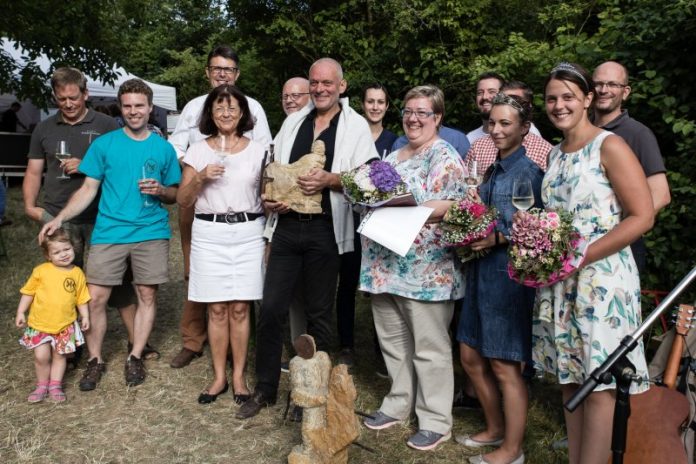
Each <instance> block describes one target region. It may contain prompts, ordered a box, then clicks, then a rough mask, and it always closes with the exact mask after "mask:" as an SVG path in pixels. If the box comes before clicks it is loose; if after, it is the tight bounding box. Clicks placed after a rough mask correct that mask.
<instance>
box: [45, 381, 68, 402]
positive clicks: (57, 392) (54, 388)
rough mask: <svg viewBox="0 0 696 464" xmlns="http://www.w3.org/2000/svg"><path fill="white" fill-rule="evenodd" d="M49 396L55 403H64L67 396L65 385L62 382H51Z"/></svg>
mask: <svg viewBox="0 0 696 464" xmlns="http://www.w3.org/2000/svg"><path fill="white" fill-rule="evenodd" d="M48 396H49V398H51V401H53V402H55V403H62V402H63V401H65V400H66V399H67V398H66V397H65V392H63V386H62V385H61V384H60V383H53V382H51V383H50V384H49V386H48Z"/></svg>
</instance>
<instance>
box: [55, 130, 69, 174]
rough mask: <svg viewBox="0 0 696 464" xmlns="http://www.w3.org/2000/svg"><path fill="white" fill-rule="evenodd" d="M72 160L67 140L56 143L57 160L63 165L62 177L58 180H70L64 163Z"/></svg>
mask: <svg viewBox="0 0 696 464" xmlns="http://www.w3.org/2000/svg"><path fill="white" fill-rule="evenodd" d="M68 158H70V147H68V142H66V141H65V140H59V141H58V142H57V143H56V159H57V160H58V162H59V163H60V164H61V171H60V176H57V177H56V179H70V176H68V175H66V174H65V168H64V167H63V161H65V160H66V159H68Z"/></svg>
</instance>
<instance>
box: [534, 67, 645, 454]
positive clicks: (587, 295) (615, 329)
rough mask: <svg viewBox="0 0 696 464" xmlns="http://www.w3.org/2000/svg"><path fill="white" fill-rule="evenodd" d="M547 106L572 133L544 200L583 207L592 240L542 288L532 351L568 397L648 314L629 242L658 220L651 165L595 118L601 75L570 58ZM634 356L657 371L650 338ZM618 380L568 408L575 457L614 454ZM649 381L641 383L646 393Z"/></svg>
mask: <svg viewBox="0 0 696 464" xmlns="http://www.w3.org/2000/svg"><path fill="white" fill-rule="evenodd" d="M544 87H545V95H544V99H545V103H546V113H547V115H548V117H549V119H550V120H551V122H552V123H553V125H554V126H556V128H558V129H559V130H561V131H562V132H563V137H564V139H563V141H562V142H561V143H560V144H559V145H557V146H556V147H554V149H553V150H552V151H551V153H550V154H549V163H548V167H547V171H546V175H545V176H544V181H543V183H542V200H543V201H544V205H545V206H546V207H548V208H553V209H564V210H566V211H569V212H571V213H573V215H574V219H573V224H574V226H575V227H576V228H577V229H578V231H579V232H580V234H581V235H582V236H583V238H585V240H586V241H587V242H588V243H589V245H588V247H587V250H586V255H585V258H584V261H583V262H582V265H581V267H580V270H579V271H578V272H576V273H575V274H573V275H571V276H570V277H568V278H567V279H566V280H564V281H561V282H558V283H556V284H554V285H552V286H550V287H546V288H543V289H541V290H540V291H539V293H538V294H537V304H536V308H535V310H536V314H535V317H536V319H535V322H534V329H533V343H532V353H533V358H534V362H535V365H536V368H537V369H542V370H544V371H546V372H549V373H552V374H554V375H556V376H557V377H558V381H559V383H561V391H562V394H563V401H564V402H565V401H567V400H568V399H569V398H570V397H571V396H572V395H573V394H574V393H575V392H576V391H577V389H578V387H579V386H580V385H581V384H582V383H583V382H584V381H585V379H586V378H587V377H588V376H589V374H590V373H591V372H592V371H593V370H594V369H595V368H597V367H598V366H599V365H601V364H602V362H604V360H605V359H606V358H607V356H608V355H609V354H610V353H611V352H612V351H614V349H615V348H616V347H617V346H618V345H619V342H620V341H621V339H622V338H624V337H625V336H626V335H628V334H631V333H632V332H633V331H634V330H635V329H636V328H637V327H638V326H639V325H640V323H641V312H640V310H641V308H640V280H639V278H638V270H637V268H636V264H635V262H634V260H633V255H632V254H631V249H630V247H629V245H630V244H631V243H632V242H633V241H635V240H636V239H638V238H639V237H640V236H641V235H642V234H644V233H645V232H647V231H648V230H650V228H651V227H652V224H653V220H654V217H653V216H654V213H653V206H652V200H651V197H650V191H649V189H648V184H647V181H646V179H645V174H644V173H643V170H642V169H641V167H640V164H639V163H638V160H637V158H636V156H635V155H634V154H633V152H632V151H631V149H630V148H629V147H628V145H627V144H626V143H625V142H624V141H623V139H622V138H621V137H619V136H616V135H614V134H612V133H611V132H607V131H605V130H603V129H600V128H598V127H595V126H593V125H592V123H591V122H590V120H589V118H588V108H589V107H590V105H591V104H592V100H593V98H594V96H595V95H594V84H593V82H592V77H591V76H590V75H589V74H588V72H587V71H586V70H585V69H583V68H582V67H581V66H579V65H576V64H572V63H561V64H559V65H558V66H556V67H555V68H554V69H553V70H552V71H551V73H550V74H549V76H548V78H547V79H546V82H545V86H544ZM628 359H629V360H630V361H631V362H632V363H633V365H634V366H635V367H636V373H637V375H638V376H640V377H643V378H647V366H646V362H645V355H644V352H643V346H642V343H641V344H639V346H638V347H636V348H635V349H634V350H633V351H631V352H630V354H629V356H628ZM615 388H616V385H615V384H614V383H612V384H610V385H605V384H602V385H599V386H598V387H597V388H596V389H595V390H594V392H593V393H591V394H590V395H588V396H587V398H586V399H585V401H584V402H583V403H582V404H581V405H580V406H579V407H578V408H577V409H576V410H575V411H574V412H572V413H571V412H568V411H567V410H565V411H564V413H565V419H566V427H567V429H568V455H569V458H570V463H571V464H578V463H604V462H607V460H608V459H609V455H610V446H611V436H612V422H613V412H614V403H615ZM647 388H648V385H647V383H640V384H638V383H633V384H632V385H631V393H640V392H642V391H645V390H646V389H647Z"/></svg>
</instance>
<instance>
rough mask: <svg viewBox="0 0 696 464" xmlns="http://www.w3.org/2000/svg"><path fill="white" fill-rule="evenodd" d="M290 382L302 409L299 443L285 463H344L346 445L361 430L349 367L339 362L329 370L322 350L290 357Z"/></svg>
mask: <svg viewBox="0 0 696 464" xmlns="http://www.w3.org/2000/svg"><path fill="white" fill-rule="evenodd" d="M303 337H309V335H303ZM310 338H311V337H310ZM290 383H291V385H292V393H291V397H292V400H293V402H294V403H295V404H296V405H298V406H301V407H302V408H304V413H303V417H302V444H301V445H297V446H295V447H294V448H293V449H292V452H291V453H290V454H289V455H288V463H289V464H346V463H347V462H348V447H349V446H350V444H351V443H353V441H355V439H357V438H358V436H359V434H360V424H359V422H358V418H357V417H356V415H355V412H354V408H355V399H356V397H357V392H356V391H355V385H354V384H353V377H352V376H351V375H350V374H348V368H347V367H346V366H345V365H344V364H339V365H337V366H336V367H334V368H333V370H332V369H331V359H329V356H328V355H327V354H326V353H325V352H323V351H317V352H316V353H314V354H313V356H311V357H309V358H306V357H305V356H295V357H294V358H293V359H292V360H291V361H290Z"/></svg>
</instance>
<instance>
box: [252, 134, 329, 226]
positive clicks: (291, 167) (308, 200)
mask: <svg viewBox="0 0 696 464" xmlns="http://www.w3.org/2000/svg"><path fill="white" fill-rule="evenodd" d="M325 162H326V155H325V147H324V142H322V141H321V140H317V141H315V142H314V143H313V144H312V152H311V153H308V154H306V155H304V156H303V157H302V158H300V159H299V160H297V161H295V162H294V163H291V164H280V163H278V162H276V161H274V162H272V163H270V164H269V165H268V166H266V170H265V171H264V175H263V178H264V194H265V196H266V199H267V200H273V201H282V202H284V203H287V204H288V206H290V208H291V209H292V210H293V211H297V212H298V213H304V214H320V213H321V212H322V211H321V192H318V193H315V194H314V195H305V194H304V193H302V191H301V190H300V186H299V185H298V184H297V179H298V178H299V177H300V176H304V175H307V174H308V173H309V171H311V170H312V169H313V168H319V169H324V163H325Z"/></svg>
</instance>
